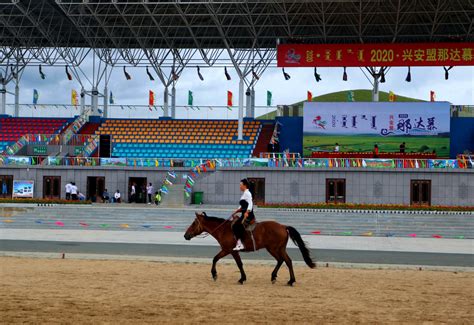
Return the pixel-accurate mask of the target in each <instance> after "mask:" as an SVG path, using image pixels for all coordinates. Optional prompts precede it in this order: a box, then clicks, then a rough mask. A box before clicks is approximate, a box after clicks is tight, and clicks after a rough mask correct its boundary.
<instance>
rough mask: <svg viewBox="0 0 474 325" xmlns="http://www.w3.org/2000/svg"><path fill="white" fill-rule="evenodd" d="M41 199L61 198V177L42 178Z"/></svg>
mask: <svg viewBox="0 0 474 325" xmlns="http://www.w3.org/2000/svg"><path fill="white" fill-rule="evenodd" d="M43 198H44V199H60V198H61V176H43Z"/></svg>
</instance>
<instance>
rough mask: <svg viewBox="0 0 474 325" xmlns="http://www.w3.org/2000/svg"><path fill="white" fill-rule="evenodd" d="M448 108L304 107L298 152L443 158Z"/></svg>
mask: <svg viewBox="0 0 474 325" xmlns="http://www.w3.org/2000/svg"><path fill="white" fill-rule="evenodd" d="M449 107H450V106H449V103H447V102H420V103H396V102H395V103H387V102H380V103H378V102H375V103H371V102H366V103H364V102H355V103H318V102H308V103H305V105H304V122H303V150H304V156H305V157H308V156H310V155H311V152H313V151H334V147H335V144H336V143H338V144H339V147H340V151H341V152H371V151H372V150H373V148H374V145H375V144H377V145H378V147H379V151H380V152H399V148H400V144H401V143H402V142H405V146H406V149H405V152H408V153H410V152H416V153H432V152H433V151H434V152H436V154H437V155H438V157H448V156H449V132H450V130H449V125H450V124H449V119H450V112H449Z"/></svg>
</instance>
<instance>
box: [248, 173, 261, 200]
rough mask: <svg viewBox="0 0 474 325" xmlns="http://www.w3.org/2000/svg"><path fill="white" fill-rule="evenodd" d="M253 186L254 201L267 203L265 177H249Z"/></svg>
mask: <svg viewBox="0 0 474 325" xmlns="http://www.w3.org/2000/svg"><path fill="white" fill-rule="evenodd" d="M248 180H249V182H250V184H251V186H253V196H254V197H253V202H254V204H256V205H260V204H264V203H265V178H251V177H249V178H248Z"/></svg>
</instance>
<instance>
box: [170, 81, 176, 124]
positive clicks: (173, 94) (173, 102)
mask: <svg viewBox="0 0 474 325" xmlns="http://www.w3.org/2000/svg"><path fill="white" fill-rule="evenodd" d="M171 118H172V119H175V118H176V88H174V83H173V88H171Z"/></svg>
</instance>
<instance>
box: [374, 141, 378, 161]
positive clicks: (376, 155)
mask: <svg viewBox="0 0 474 325" xmlns="http://www.w3.org/2000/svg"><path fill="white" fill-rule="evenodd" d="M378 156H379V146H378V145H376V144H375V145H374V158H378Z"/></svg>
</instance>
